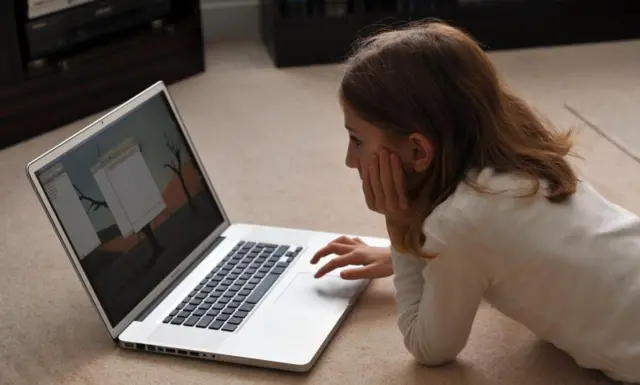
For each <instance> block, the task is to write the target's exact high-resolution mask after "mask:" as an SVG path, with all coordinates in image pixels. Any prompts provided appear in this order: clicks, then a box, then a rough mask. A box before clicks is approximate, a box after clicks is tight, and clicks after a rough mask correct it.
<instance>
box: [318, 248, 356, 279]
mask: <svg viewBox="0 0 640 385" xmlns="http://www.w3.org/2000/svg"><path fill="white" fill-rule="evenodd" d="M367 261H368V259H367V256H366V255H365V254H363V253H361V252H358V251H357V250H356V251H352V252H350V253H348V254H345V255H342V256H339V257H336V258H333V259H332V260H330V261H329V262H327V263H325V264H324V266H322V267H321V268H319V269H318V271H317V272H316V274H315V277H316V278H320V277H322V276H323V275H325V274H328V273H330V272H332V271H334V270H335V269H339V268H341V267H345V266H349V265H366V264H367Z"/></svg>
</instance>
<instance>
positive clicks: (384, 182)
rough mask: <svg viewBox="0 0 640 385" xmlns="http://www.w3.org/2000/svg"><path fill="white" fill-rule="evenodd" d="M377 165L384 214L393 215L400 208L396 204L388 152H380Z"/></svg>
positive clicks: (397, 203)
mask: <svg viewBox="0 0 640 385" xmlns="http://www.w3.org/2000/svg"><path fill="white" fill-rule="evenodd" d="M378 165H379V168H380V184H381V186H382V191H383V193H384V198H385V200H384V206H385V212H389V213H394V212H397V211H398V210H399V208H400V205H399V202H398V193H397V191H396V186H395V181H394V177H395V175H393V174H394V172H393V170H392V166H391V158H390V156H389V151H387V150H382V151H380V154H379V156H378Z"/></svg>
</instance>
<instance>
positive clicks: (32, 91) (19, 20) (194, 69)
mask: <svg viewBox="0 0 640 385" xmlns="http://www.w3.org/2000/svg"><path fill="white" fill-rule="evenodd" d="M173 3H174V5H173V11H172V14H171V16H170V17H169V18H168V19H167V20H166V21H165V23H164V24H163V25H162V26H156V27H152V26H151V25H150V24H149V25H145V26H142V27H140V28H138V29H136V30H130V31H126V32H125V33H122V34H120V35H115V36H112V37H110V38H109V39H108V40H106V41H102V42H100V43H98V44H95V45H93V46H91V47H89V48H85V49H82V50H79V51H77V52H74V53H73V54H70V55H66V56H60V57H55V58H51V59H50V60H48V61H46V62H45V63H44V64H42V65H38V66H34V65H32V64H30V63H27V62H26V60H25V55H24V49H25V43H24V35H23V32H22V31H23V29H22V28H23V27H22V25H23V24H24V17H25V16H24V15H25V11H24V9H17V8H16V4H18V2H13V0H9V1H7V0H3V1H1V2H0V52H1V54H0V148H2V147H6V146H9V145H13V144H15V143H17V142H19V141H22V140H25V139H28V138H30V137H33V136H35V135H38V134H41V133H44V132H46V131H49V130H52V129H54V128H56V127H59V126H61V125H64V124H68V123H70V122H72V121H74V120H77V119H79V118H82V117H85V116H87V115H91V114H93V113H97V112H100V111H102V110H105V109H108V108H110V107H113V106H116V105H118V104H119V103H121V102H123V101H124V100H126V99H128V98H130V97H132V96H133V95H135V94H136V93H138V92H140V91H141V90H142V89H144V88H146V87H148V86H150V85H151V84H152V83H154V82H156V81H158V80H164V81H165V82H166V83H168V84H171V83H173V82H176V81H178V80H180V79H183V78H185V77H188V76H192V75H194V74H197V73H200V72H202V71H204V69H205V63H204V52H203V51H204V49H203V37H202V26H201V18H200V1H199V0H179V1H174V2H173Z"/></svg>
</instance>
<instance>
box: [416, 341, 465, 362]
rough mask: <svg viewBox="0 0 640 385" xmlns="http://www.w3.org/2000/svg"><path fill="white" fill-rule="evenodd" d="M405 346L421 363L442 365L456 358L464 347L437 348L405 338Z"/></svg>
mask: <svg viewBox="0 0 640 385" xmlns="http://www.w3.org/2000/svg"><path fill="white" fill-rule="evenodd" d="M405 347H406V348H407V350H408V351H409V353H410V354H411V355H412V356H413V358H414V359H415V360H416V362H418V363H419V364H420V365H424V366H442V365H447V364H450V363H452V362H454V361H455V360H456V358H457V357H458V354H459V353H460V351H461V350H462V349H460V348H458V347H453V346H452V347H445V348H436V347H434V346H430V345H429V344H428V343H425V342H422V343H420V342H416V341H411V340H410V339H408V338H405Z"/></svg>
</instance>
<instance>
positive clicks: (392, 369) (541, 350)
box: [0, 41, 640, 385]
mask: <svg viewBox="0 0 640 385" xmlns="http://www.w3.org/2000/svg"><path fill="white" fill-rule="evenodd" d="M492 58H493V60H494V61H495V63H496V64H497V66H498V67H499V69H500V70H501V71H502V72H503V74H504V76H505V78H506V80H507V83H509V84H510V85H511V86H512V88H514V89H516V90H517V91H518V92H520V93H521V95H523V96H524V97H525V98H526V99H527V100H529V101H530V102H531V103H532V104H533V105H534V106H536V107H537V108H538V109H539V110H540V111H541V112H543V113H544V114H545V115H546V116H547V117H549V118H550V119H551V120H552V121H553V122H555V123H556V124H557V125H558V126H560V127H569V126H576V128H577V130H578V133H579V139H578V145H577V148H576V150H577V152H579V153H580V155H581V156H582V157H583V159H576V165H578V166H579V168H580V170H581V172H582V174H583V175H584V177H585V178H587V179H589V180H591V181H592V183H593V184H594V185H595V186H596V187H597V188H599V189H600V190H601V191H602V192H603V193H604V194H605V195H606V196H608V197H609V198H611V199H613V200H614V201H616V202H617V203H619V204H621V205H624V206H626V207H628V208H629V209H631V210H633V211H635V212H640V178H638V177H637V176H638V175H640V165H639V164H637V163H636V162H635V161H634V160H633V158H632V157H630V156H629V155H628V154H625V153H624V152H623V151H621V150H620V149H619V148H618V147H616V146H615V145H614V144H612V143H610V142H609V141H607V140H606V139H605V138H604V137H603V136H602V135H600V134H599V133H598V131H597V130H594V129H593V128H592V127H589V126H588V125H587V124H585V123H584V122H583V121H581V120H580V119H579V118H578V117H576V116H575V115H574V113H572V111H570V110H568V109H567V108H566V106H565V104H566V105H570V106H572V107H573V108H574V112H575V111H578V112H580V113H582V114H583V116H584V117H585V118H586V119H589V117H593V118H594V120H597V121H598V122H597V123H596V124H600V126H599V127H600V129H601V130H602V131H605V132H628V133H629V135H627V136H624V138H623V140H624V141H626V142H628V144H629V145H630V147H633V148H636V149H639V151H640V137H639V136H637V133H634V129H635V128H636V127H638V124H637V122H638V119H640V112H638V111H637V109H634V108H624V109H617V107H616V106H617V105H618V104H617V103H618V101H616V98H617V97H618V96H617V95H619V93H618V92H619V90H620V87H622V86H624V87H626V88H624V90H625V91H628V92H629V94H631V92H635V95H639V90H640V84H639V82H638V77H637V73H638V72H637V69H638V63H640V41H636V42H625V43H615V44H602V45H592V46H576V47H566V48H552V49H536V50H527V51H518V52H501V53H494V54H492ZM340 73H341V68H340V66H317V67H309V68H295V69H288V70H277V69H274V68H273V67H272V65H271V63H270V61H269V60H268V58H267V56H266V54H265V52H264V50H263V49H262V47H261V46H259V45H255V44H233V45H228V46H219V47H210V49H209V50H208V71H207V73H205V74H203V75H201V76H196V77H194V78H191V79H188V80H186V81H183V82H181V83H179V84H176V85H175V86H173V87H172V92H173V95H174V97H175V100H176V102H177V104H178V106H179V108H180V109H181V111H182V115H183V118H184V120H185V122H186V124H187V125H188V126H189V127H190V129H191V132H192V136H193V138H194V139H195V141H196V143H197V146H198V150H199V151H200V153H201V157H202V159H203V161H204V163H205V165H206V166H207V169H208V171H209V172H210V175H211V178H212V180H213V183H214V184H215V186H216V188H217V190H218V192H219V194H220V196H221V198H222V201H223V203H224V205H225V207H226V209H227V210H228V213H229V215H230V216H231V218H232V219H233V220H234V221H240V222H253V223H258V224H268V225H275V226H292V227H304V228H310V229H318V230H330V231H334V232H349V233H361V234H365V235H373V236H384V235H385V232H384V227H383V222H382V221H381V220H380V218H379V217H378V216H376V215H374V214H372V213H369V212H368V211H367V210H366V209H365V205H364V203H363V199H362V195H361V192H360V190H359V183H358V178H357V176H356V175H355V174H354V173H353V172H352V171H350V170H348V169H346V168H345V167H344V166H343V159H344V151H345V148H346V145H347V136H346V134H345V132H344V130H343V128H342V117H341V115H340V111H339V109H338V105H337V103H336V87H337V85H338V81H339V78H340ZM633 90H635V91H633ZM588 100H591V101H593V100H596V102H595V103H596V104H598V105H599V107H600V108H599V109H598V112H597V116H595V115H593V116H592V115H590V113H593V111H591V107H589V106H591V105H593V104H589V103H594V102H584V104H583V103H582V102H583V101H588ZM629 103H630V102H629ZM627 106H631V104H627ZM581 108H586V109H589V111H580V109H581ZM90 120H91V118H87V119H85V120H83V121H82V122H77V123H75V124H72V125H69V126H67V127H63V128H61V129H59V130H57V131H55V132H51V133H49V134H46V135H43V136H41V137H39V138H36V139H34V140H31V141H29V142H26V143H23V144H20V145H18V146H16V147H13V148H9V149H6V150H4V151H2V152H0V180H1V181H2V184H1V187H0V213H2V216H1V217H0V306H1V308H2V312H1V313H0V314H1V315H0V384H2V385H6V384H16V385H17V384H20V385H23V384H25V385H35V384H56V385H71V384H158V383H167V384H183V385H187V384H197V385H202V384H230V385H240V384H258V383H260V384H279V385H283V384H300V383H303V384H323V385H327V384H349V385H358V384H371V385H373V384H394V385H396V384H450V385H462V384H478V385H485V384H487V385H488V384H492V385H493V384H518V385H543V384H544V385H546V384H575V385H578V384H581V385H592V384H611V383H612V382H610V381H608V380H606V379H605V378H604V377H602V376H601V375H600V374H597V373H593V372H589V371H585V370H581V369H579V368H578V367H576V366H575V365H574V364H573V362H572V361H571V359H569V358H568V357H567V356H566V355H564V354H563V353H561V352H559V351H557V350H555V349H554V348H552V347H551V346H549V345H547V344H544V343H541V342H539V341H537V340H536V338H535V337H534V336H532V335H531V334H530V333H529V332H528V331H527V330H525V329H524V328H523V327H522V326H520V325H518V324H516V323H514V322H512V321H510V320H508V319H506V318H505V317H503V316H501V315H500V314H498V313H497V312H496V311H494V310H492V309H490V308H488V307H483V308H482V309H481V311H480V312H479V314H478V317H477V320H476V323H475V325H474V329H473V333H472V336H471V339H470V341H469V345H468V346H467V348H466V349H465V350H464V351H463V353H462V354H461V356H460V359H459V362H458V363H457V364H455V365H450V366H446V367H443V368H434V369H427V368H423V367H419V366H417V365H415V364H414V363H413V362H412V360H411V358H410V357H409V355H408V354H407V353H406V352H405V350H404V348H403V346H402V343H401V339H400V336H399V333H398V331H397V328H396V323H395V322H396V319H395V308H394V302H393V287H392V285H391V282H390V280H388V279H387V280H381V281H379V282H375V283H374V284H373V285H372V286H371V288H370V289H369V290H368V291H367V293H365V295H364V297H363V299H362V301H361V302H360V303H359V305H358V306H357V308H356V309H355V310H354V312H353V313H352V314H351V315H350V316H349V318H348V320H347V322H346V324H345V325H344V328H343V329H341V330H340V331H339V333H338V334H337V336H336V337H335V339H334V340H333V341H332V343H331V344H330V345H329V347H328V348H327V350H326V351H325V353H324V355H323V356H322V358H321V360H320V361H319V363H318V365H317V366H316V368H315V369H314V370H313V371H312V372H310V373H309V374H306V375H294V374H288V373H280V372H275V371H269V370H261V369H253V368H247V367H240V366H232V365H225V364H217V363H210V362H203V361H198V360H194V359H181V358H175V357H165V356H156V355H150V354H141V353H134V352H125V351H122V350H120V349H118V348H116V347H114V345H113V344H112V343H111V342H110V339H109V337H108V335H107V333H106V331H105V329H104V328H103V326H102V324H101V322H100V319H99V318H98V316H97V314H96V313H95V311H94V309H93V307H92V306H91V304H90V302H89V300H88V298H87V297H86V295H85V293H84V291H83V289H82V287H81V286H80V284H79V282H78V280H77V278H76V276H75V275H74V273H73V271H72V269H71V265H70V263H69V261H68V260H67V257H66V255H65V253H64V252H63V250H62V248H61V246H60V245H59V243H58V241H57V238H56V236H55V235H54V233H53V231H52V229H51V227H50V225H49V222H48V221H47V219H46V218H45V215H44V214H43V212H42V210H41V208H40V207H39V205H38V203H37V201H36V198H35V196H34V194H33V193H32V191H31V189H30V187H29V185H28V183H27V180H26V178H25V176H24V171H23V170H24V165H25V164H26V163H27V162H28V161H29V160H31V159H32V158H33V157H35V156H36V155H38V154H39V153H40V152H42V151H44V150H46V149H47V148H49V147H50V146H52V145H54V144H56V143H57V142H58V141H60V140H62V139H63V138H65V137H67V136H68V135H70V134H72V133H74V132H75V131H77V130H78V129H79V128H81V127H82V125H83V124H85V123H87V122H89V121H90ZM621 136H622V135H621ZM629 142H631V143H629ZM634 146H635V147H634ZM325 206H326V207H325Z"/></svg>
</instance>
